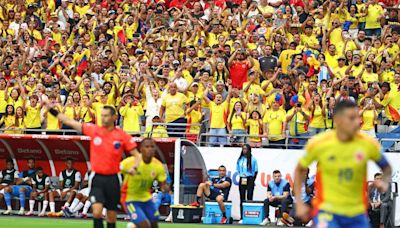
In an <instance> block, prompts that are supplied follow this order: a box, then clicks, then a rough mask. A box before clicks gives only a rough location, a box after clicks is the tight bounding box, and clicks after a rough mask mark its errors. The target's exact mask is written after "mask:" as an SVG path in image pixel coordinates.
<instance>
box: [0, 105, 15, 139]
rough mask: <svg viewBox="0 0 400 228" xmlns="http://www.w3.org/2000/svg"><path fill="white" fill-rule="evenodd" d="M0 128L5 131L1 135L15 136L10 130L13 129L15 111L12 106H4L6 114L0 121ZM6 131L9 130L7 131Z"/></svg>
mask: <svg viewBox="0 0 400 228" xmlns="http://www.w3.org/2000/svg"><path fill="white" fill-rule="evenodd" d="M0 126H2V128H4V129H6V130H5V131H4V132H3V133H4V134H15V132H14V131H13V130H12V129H13V128H14V127H15V110H14V106H12V105H7V106H6V113H5V114H4V115H3V116H2V117H1V119H0ZM7 129H11V130H9V131H7Z"/></svg>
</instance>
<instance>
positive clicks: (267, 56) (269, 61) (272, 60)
mask: <svg viewBox="0 0 400 228" xmlns="http://www.w3.org/2000/svg"><path fill="white" fill-rule="evenodd" d="M263 50H264V56H262V57H261V58H259V59H258V61H259V62H260V68H261V71H262V72H263V73H265V72H267V71H268V70H275V68H276V67H277V66H278V58H276V57H275V56H272V46H271V45H265V46H264V48H263Z"/></svg>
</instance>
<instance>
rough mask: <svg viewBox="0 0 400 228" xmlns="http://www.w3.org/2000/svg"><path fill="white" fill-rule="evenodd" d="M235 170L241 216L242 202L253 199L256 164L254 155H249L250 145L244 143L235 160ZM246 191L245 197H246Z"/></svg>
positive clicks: (241, 213)
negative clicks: (238, 177)
mask: <svg viewBox="0 0 400 228" xmlns="http://www.w3.org/2000/svg"><path fill="white" fill-rule="evenodd" d="M236 172H238V173H239V176H240V179H239V193H240V217H241V218H242V216H243V202H245V201H246V200H253V193H254V181H255V180H256V178H257V173H258V165H257V160H256V158H255V157H253V156H252V155H251V147H250V145H249V144H245V145H243V147H242V152H241V154H240V157H239V159H238V160H237V162H236ZM246 192H247V198H246Z"/></svg>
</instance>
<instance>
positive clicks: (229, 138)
mask: <svg viewBox="0 0 400 228" xmlns="http://www.w3.org/2000/svg"><path fill="white" fill-rule="evenodd" d="M207 122H208V120H205V121H203V122H202V123H201V124H184V123H155V124H154V126H164V127H165V128H166V129H167V128H168V127H171V126H172V127H175V131H173V132H171V131H170V132H168V131H166V132H165V131H157V129H155V130H153V131H150V132H146V131H140V132H128V133H129V134H131V135H134V136H142V137H153V135H156V134H167V135H168V137H171V138H174V137H175V136H179V137H180V138H187V139H190V140H191V141H193V142H195V143H196V145H197V146H215V145H212V143H210V141H209V139H210V137H226V142H227V143H226V144H225V145H222V144H218V146H241V145H242V144H243V143H236V142H234V141H235V138H238V137H239V138H243V142H244V143H249V142H250V141H249V139H250V138H253V137H259V138H261V139H262V141H261V145H260V147H263V148H264V147H265V148H282V149H302V148H303V146H304V144H305V142H306V141H307V140H308V139H310V138H311V137H312V136H291V135H289V134H287V135H286V137H285V143H276V142H273V141H270V140H268V138H271V137H274V136H275V137H280V136H281V135H268V136H267V137H266V136H265V135H250V134H235V135H231V134H210V133H207V132H208V129H207ZM188 127H200V132H199V134H193V133H190V132H187V129H188ZM4 131H8V132H10V131H15V132H17V134H20V133H21V132H25V133H26V132H28V133H30V134H44V135H82V133H81V132H77V131H75V130H71V129H60V130H47V129H4V128H3V129H0V132H4ZM189 135H190V137H188V136H189ZM296 141H301V143H296ZM378 141H379V142H380V143H381V144H382V143H384V142H393V145H392V146H391V147H390V148H389V149H388V150H387V152H400V139H394V138H382V139H378Z"/></svg>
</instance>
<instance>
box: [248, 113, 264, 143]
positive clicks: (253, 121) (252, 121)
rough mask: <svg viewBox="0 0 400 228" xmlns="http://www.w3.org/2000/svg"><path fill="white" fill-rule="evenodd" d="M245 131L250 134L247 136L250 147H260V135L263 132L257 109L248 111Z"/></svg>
mask: <svg viewBox="0 0 400 228" xmlns="http://www.w3.org/2000/svg"><path fill="white" fill-rule="evenodd" d="M246 126H247V129H248V130H247V132H248V133H249V135H251V136H250V137H249V138H248V142H249V144H250V146H251V147H261V145H262V137H261V135H263V132H264V127H263V121H262V118H261V114H260V113H259V112H257V111H252V112H251V113H250V117H249V119H248V120H247V121H246Z"/></svg>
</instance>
